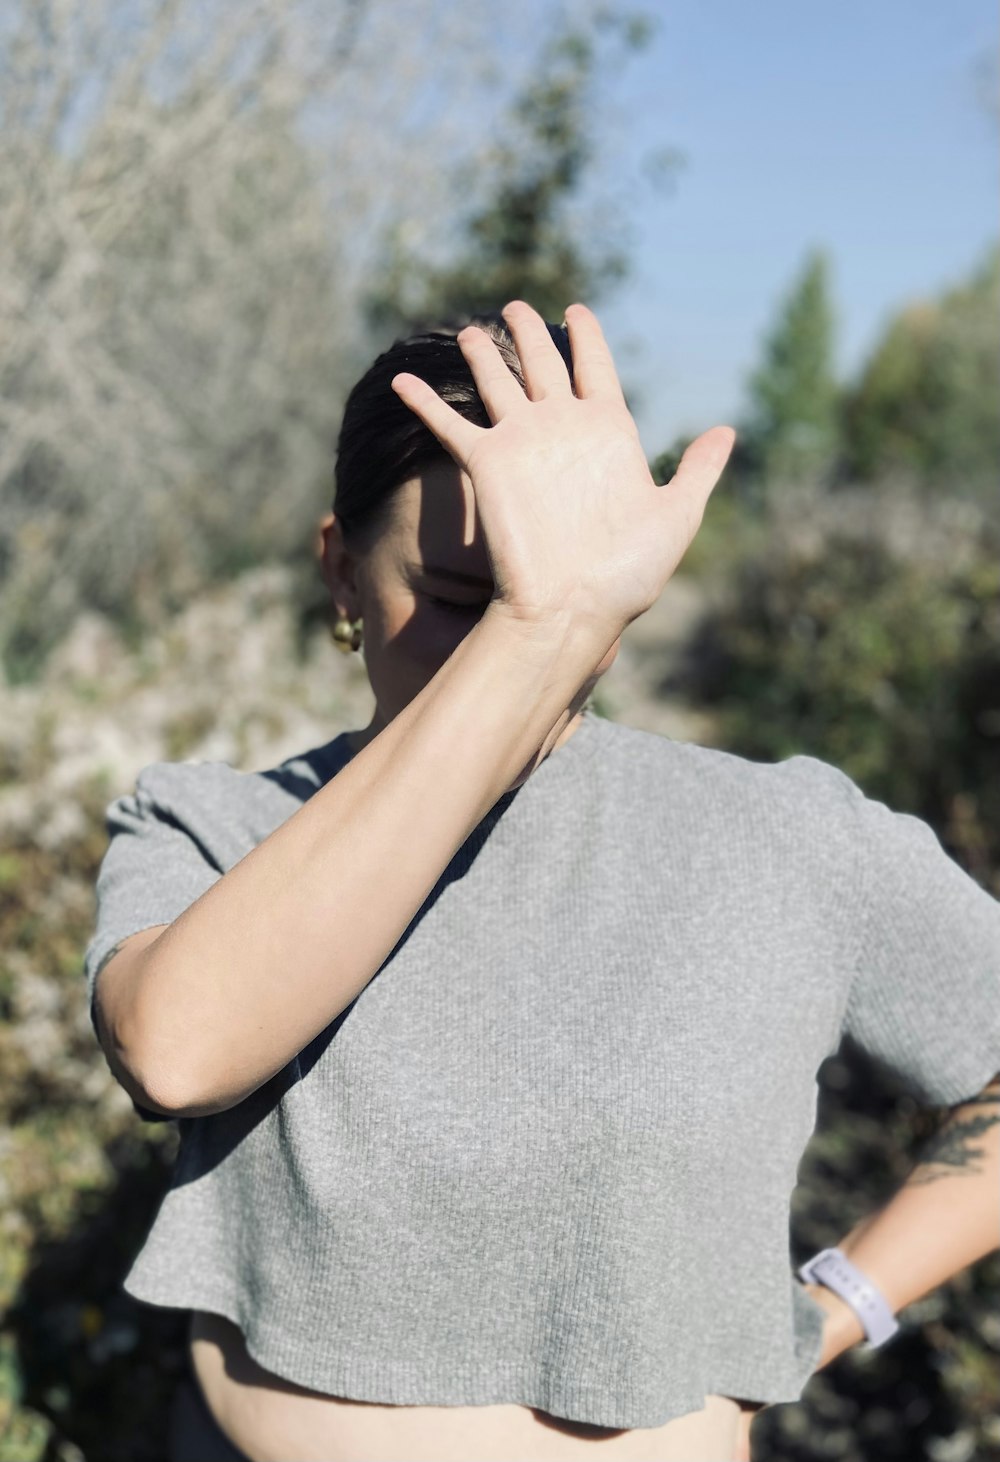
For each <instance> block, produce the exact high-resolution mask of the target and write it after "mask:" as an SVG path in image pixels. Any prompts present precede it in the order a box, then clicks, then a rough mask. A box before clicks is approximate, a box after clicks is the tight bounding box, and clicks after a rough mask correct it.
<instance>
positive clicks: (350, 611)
mask: <svg viewBox="0 0 1000 1462" xmlns="http://www.w3.org/2000/svg"><path fill="white" fill-rule="evenodd" d="M316 556H317V558H318V559H319V568H320V573H321V574H322V576H323V582H324V584H325V585H326V587H327V588H328V589H329V591H330V598H331V600H332V601H333V604H334V606H335V608H336V609H337V611H338V613H340V614H343V615H346V617H347V618H348V619H351V620H353V619H357V617H358V615H359V614H360V613H361V608H360V603H359V600H358V588H357V576H356V562H355V558H354V555H353V554H352V553H351V551H350V549H349V548H348V547H347V545H346V543H345V542H344V535H343V532H342V531H341V527H340V523H339V522H338V521H337V516H336V514H335V513H333V512H328V513H324V514H323V516H322V518H320V520H319V524H318V526H317V531H316Z"/></svg>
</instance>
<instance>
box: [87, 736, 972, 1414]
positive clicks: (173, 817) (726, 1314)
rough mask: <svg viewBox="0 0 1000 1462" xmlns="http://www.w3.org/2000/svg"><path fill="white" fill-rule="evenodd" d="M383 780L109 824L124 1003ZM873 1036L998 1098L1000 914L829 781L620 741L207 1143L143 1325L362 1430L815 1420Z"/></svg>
mask: <svg viewBox="0 0 1000 1462" xmlns="http://www.w3.org/2000/svg"><path fill="white" fill-rule="evenodd" d="M349 757H350V749H349V747H348V745H347V742H346V735H344V734H341V735H339V736H337V737H335V738H334V739H333V740H332V741H331V742H329V743H328V744H327V745H325V746H322V747H319V748H315V749H313V750H309V751H306V752H304V753H302V754H301V755H300V756H296V757H293V758H290V759H289V760H288V761H286V762H284V763H282V764H281V765H280V766H277V767H275V768H274V769H272V770H269V771H265V772H239V771H236V770H234V769H233V768H232V767H230V766H229V765H227V764H225V763H223V762H201V763H154V764H152V765H150V766H148V767H146V768H145V769H144V770H143V771H142V772H141V773H140V774H139V777H138V779H137V782H136V787H135V790H134V792H133V793H129V794H128V795H125V796H121V797H119V798H117V799H116V800H115V801H114V802H112V803H111V804H110V806H109V807H108V811H107V818H108V830H109V834H110V843H109V846H108V849H107V851H106V854H105V856H104V861H103V863H102V865H101V869H100V874H99V877H98V881H97V906H98V907H97V922H96V929H95V932H94V936H93V939H92V940H91V942H90V944H89V946H88V949H87V952H86V976H87V982H88V989H89V992H90V995H91V997H92V996H93V991H94V984H95V979H96V976H97V973H98V971H99V969H100V966H101V963H102V960H104V959H105V958H106V957H107V955H108V953H109V951H111V950H112V948H113V947H114V946H115V945H116V944H117V943H118V941H119V940H121V939H123V938H124V937H125V936H126V935H129V934H132V933H135V932H136V931H137V930H139V929H143V928H145V927H147V926H149V925H152V924H164V923H169V922H170V921H172V920H173V919H175V918H176V917H177V916H178V915H179V914H180V913H181V912H182V911H183V910H184V909H185V908H187V907H188V905H189V904H191V903H192V902H193V901H194V900H195V899H197V898H198V897H199V896H200V895H201V894H202V893H203V892H204V891H205V890H206V889H207V888H209V887H210V885H211V884H212V883H214V882H215V880H216V879H218V878H220V877H223V876H224V875H225V873H226V871H227V870H228V869H229V868H231V867H232V866H233V865H234V864H235V863H236V862H237V861H238V860H239V859H240V858H242V857H243V856H244V855H245V854H246V853H247V852H249V851H250V849H251V848H253V847H254V846H255V845H256V844H257V843H259V842H260V841H262V840H263V839H264V838H265V837H266V836H267V835H268V834H269V833H270V832H272V831H273V830H274V828H276V827H277V826H278V825H279V824H280V823H281V822H283V821H284V820H285V819H286V818H287V817H289V816H290V815H291V814H292V813H293V812H294V811H295V810H296V809H297V808H298V807H300V806H301V805H302V803H303V801H304V800H305V799H306V798H308V797H310V796H311V795H312V794H313V793H314V792H315V791H316V790H317V789H318V788H319V787H321V786H322V785H323V784H324V783H325V782H326V781H328V780H329V778H330V777H332V776H334V775H335V774H336V772H337V771H338V770H339V769H340V768H341V767H342V766H343V765H345V764H346V761H347V760H348V759H349ZM413 835H414V836H415V837H418V836H419V829H418V828H415V829H414V831H413ZM372 896H373V897H377V890H373V891H372ZM289 957H290V958H294V952H290V955H289ZM330 958H331V962H332V961H333V960H335V959H336V946H335V943H334V942H333V939H332V937H331V949H330ZM281 973H282V972H281V970H280V968H276V969H275V971H274V977H275V979H276V980H280V979H281ZM205 978H206V979H210V978H211V971H210V970H206V971H205ZM845 1033H849V1034H850V1035H851V1036H853V1038H854V1039H855V1040H856V1041H858V1042H859V1043H860V1044H861V1045H862V1046H863V1047H864V1048H866V1049H867V1050H869V1051H870V1052H872V1053H873V1054H874V1055H875V1056H877V1057H878V1058H880V1059H882V1060H884V1061H886V1062H888V1063H889V1065H890V1066H892V1067H893V1068H894V1069H895V1070H897V1071H898V1072H899V1073H901V1074H902V1075H903V1076H904V1077H905V1078H906V1080H907V1082H908V1083H910V1084H912V1089H913V1091H914V1093H915V1094H916V1095H917V1097H918V1099H919V1100H921V1101H922V1102H924V1103H927V1104H929V1105H935V1106H937V1105H944V1104H953V1103H957V1102H960V1101H963V1100H967V1099H970V1098H971V1097H973V1096H974V1095H976V1094H978V1092H979V1091H980V1090H981V1089H982V1088H983V1087H984V1086H985V1085H986V1084H987V1082H988V1081H989V1080H990V1078H991V1077H992V1076H993V1075H994V1073H996V1072H997V1071H998V1070H1000V902H998V901H997V900H995V899H993V898H992V897H991V896H990V895H989V894H987V893H986V892H985V891H984V890H983V889H982V888H981V887H980V886H979V885H978V884H977V883H976V882H975V881H974V880H973V879H972V878H970V877H969V876H968V875H967V874H966V873H964V872H963V871H962V870H961V869H960V868H959V867H958V865H957V864H956V863H955V862H954V861H953V860H952V859H951V858H950V857H948V856H947V854H946V853H945V852H944V851H943V849H942V848H941V845H940V844H939V842H938V840H937V838H936V837H935V835H934V833H933V832H932V831H931V830H930V828H929V827H928V826H927V825H926V824H925V823H923V822H921V821H920V820H918V819H917V818H914V817H912V816H909V815H907V814H903V813H896V812H893V811H890V810H889V809H888V808H887V807H886V806H885V805H884V804H882V803H880V802H877V801H874V800H871V799H869V798H866V797H865V796H863V795H862V793H861V792H860V790H859V789H858V788H857V787H856V785H855V784H854V783H853V782H852V781H851V780H850V779H849V778H848V777H846V776H845V775H844V774H843V773H841V772H840V771H838V770H836V769H835V768H833V767H831V766H828V765H827V764H826V763H824V762H822V761H818V760H816V759H814V758H812V757H808V756H793V757H791V758H789V759H788V760H786V761H783V762H780V763H777V764H765V763H756V762H751V761H747V760H744V759H742V758H740V757H738V756H734V755H731V754H728V753H726V752H722V751H718V750H712V749H709V748H705V747H701V746H696V745H690V744H685V743H681V742H675V741H672V740H670V739H668V738H667V737H663V736H659V735H655V734H653V733H649V732H644V731H639V730H636V729H634V728H631V727H628V726H625V725H622V724H620V723H617V722H613V721H610V720H606V719H603V718H602V717H600V716H599V715H598V714H597V713H596V712H594V711H592V710H587V711H586V712H585V713H584V716H583V720H582V722H581V725H580V727H579V729H578V730H577V731H576V732H575V734H574V735H573V736H572V737H571V738H570V739H569V741H568V742H566V743H565V745H564V746H562V747H559V748H558V749H557V750H556V751H554V752H553V753H552V754H551V755H550V756H549V757H548V758H547V759H546V760H545V761H543V762H542V763H541V765H540V766H539V767H538V769H537V770H536V771H535V772H534V773H533V774H532V776H531V777H530V778H529V779H528V781H527V782H526V783H524V785H523V786H521V787H520V788H517V789H515V790H514V791H513V792H508V793H505V794H504V796H503V797H501V798H500V800H499V801H498V802H497V803H496V805H495V806H494V807H493V808H492V809H491V810H490V812H489V813H488V814H487V815H486V817H485V818H484V819H483V820H482V822H481V823H480V824H479V825H478V826H477V828H476V829H475V830H474V831H473V833H472V834H471V835H470V836H469V838H468V839H467V840H466V842H465V843H464V844H463V846H462V847H461V848H460V849H459V850H458V851H457V852H456V853H455V855H454V857H453V858H452V860H451V862H450V863H449V865H448V867H447V868H446V869H445V870H444V872H443V873H442V874H441V877H440V879H439V880H438V882H437V884H436V885H435V887H434V889H433V890H432V892H431V893H430V895H429V896H428V898H427V899H426V901H425V903H424V904H423V906H422V907H421V909H420V910H419V911H418V913H417V914H416V915H415V916H414V918H413V920H412V921H411V923H410V925H409V927H408V928H407V930H406V931H405V933H404V934H403V936H402V937H401V939H400V941H399V942H398V944H397V946H396V948H395V949H394V950H393V951H392V953H391V954H390V955H389V956H388V958H387V959H386V960H385V961H384V963H383V965H382V966H381V968H380V969H379V971H378V972H377V974H376V975H375V976H374V977H373V978H372V979H371V980H370V982H369V983H368V984H367V985H366V986H365V988H364V989H363V990H362V991H361V993H360V994H359V995H358V996H357V998H356V999H355V1000H354V1001H353V1002H352V1004H351V1005H350V1006H348V1007H347V1009H346V1010H345V1011H344V1012H342V1014H341V1015H340V1016H338V1018H337V1019H336V1020H335V1021H334V1022H333V1023H332V1024H331V1025H330V1026H329V1027H327V1029H325V1030H323V1031H321V1032H319V1033H318V1034H317V1035H316V1036H315V1038H314V1039H313V1040H312V1041H311V1042H310V1043H309V1044H308V1045H307V1046H306V1047H305V1048H304V1049H303V1050H302V1051H301V1052H300V1053H299V1055H298V1056H296V1057H295V1059H294V1060H293V1061H291V1062H290V1063H289V1064H288V1065H287V1066H286V1067H284V1068H283V1069H282V1070H281V1071H280V1072H279V1073H277V1075H275V1076H274V1077H273V1078H272V1079H271V1080H269V1081H268V1082H266V1083H265V1084H264V1085H263V1086H261V1087H260V1088H258V1090H257V1091H255V1092H254V1093H253V1094H252V1095H251V1096H250V1097H248V1098H247V1099H246V1100H245V1101H243V1102H241V1103H239V1104H238V1105H237V1106H235V1107H233V1108H231V1109H230V1110H228V1111H225V1112H221V1113H218V1114H216V1115H214V1116H210V1117H202V1118H181V1119H179V1120H178V1125H179V1135H180V1148H179V1153H178V1157H177V1161H176V1164H175V1169H174V1172H173V1176H172V1181H171V1185H170V1188H169V1190H168V1192H167V1193H166V1195H165V1196H164V1199H163V1201H162V1204H161V1206H160V1208H159V1211H158V1213H157V1214H156V1217H155V1219H154V1221H153V1223H152V1226H151V1228H150V1231H149V1233H148V1235H147V1237H146V1239H145V1242H144V1244H143V1246H142V1248H141V1250H140V1252H139V1254H138V1255H137V1257H136V1258H135V1259H134V1261H133V1263H132V1266H131V1268H130V1270H129V1272H128V1274H127V1276H126V1277H125V1280H124V1288H125V1290H126V1291H127V1293H129V1294H130V1295H132V1296H133V1297H134V1298H136V1299H138V1300H142V1301H146V1302H148V1303H149V1304H153V1305H166V1306H177V1307H181V1308H184V1309H203V1310H209V1311H212V1312H215V1313H218V1314H220V1315H224V1316H227V1317H228V1318H229V1319H230V1320H232V1321H234V1322H235V1323H236V1324H237V1325H238V1326H239V1327H240V1329H241V1330H242V1332H243V1335H244V1337H245V1340H246V1344H247V1348H248V1350H249V1352H250V1354H251V1355H252V1356H253V1358H254V1359H255V1360H256V1361H257V1362H258V1363H259V1364H260V1365H262V1366H264V1367H265V1368H266V1369H268V1370H270V1371H272V1372H274V1373H276V1374H277V1375H279V1376H283V1377H285V1378H287V1379H288V1380H291V1381H294V1382H297V1383H298V1384H299V1385H301V1386H305V1387H308V1388H310V1389H313V1390H316V1391H320V1392H324V1393H327V1394H331V1395H337V1396H344V1397H348V1398H353V1399H357V1400H364V1401H377V1402H383V1403H394V1404H411V1405H419V1404H425V1405H435V1406H442V1405H458V1404H468V1405H487V1404H494V1403H519V1404H521V1405H525V1406H532V1407H539V1408H542V1409H544V1410H546V1411H548V1412H551V1413H553V1414H554V1415H556V1416H560V1417H569V1418H573V1419H576V1420H579V1421H586V1422H593V1423H597V1424H600V1425H604V1426H612V1427H629V1428H631V1427H654V1426H660V1425H662V1424H664V1423H665V1422H667V1421H668V1420H670V1419H672V1418H673V1417H676V1416H680V1415H682V1414H683V1413H685V1412H689V1411H696V1410H700V1409H701V1408H702V1407H703V1406H704V1398H705V1396H706V1395H709V1394H712V1393H719V1394H722V1395H728V1396H736V1397H744V1398H748V1399H753V1400H759V1401H763V1402H782V1401H796V1400H798V1399H799V1397H800V1395H801V1392H802V1389H803V1387H804V1385H805V1383H806V1382H807V1380H808V1379H809V1377H810V1376H811V1375H812V1373H813V1371H814V1370H815V1365H816V1361H817V1359H818V1355H819V1348H820V1343H821V1339H822V1335H821V1331H822V1324H823V1312H822V1310H821V1308H820V1306H819V1305H818V1304H817V1303H816V1302H815V1301H814V1300H813V1299H812V1298H811V1296H809V1295H808V1293H807V1292H806V1291H805V1289H804V1288H803V1287H802V1286H801V1285H800V1284H799V1282H798V1280H797V1279H796V1278H795V1275H794V1271H793V1268H792V1262H791V1255H790V1246H789V1200H790V1196H791V1193H792V1189H793V1188H794V1186H795V1184H796V1181H797V1169H798V1165H799V1162H800V1158H801V1155H802V1152H803V1149H804V1147H805V1145H806V1143H807V1141H808V1139H809V1137H810V1135H811V1134H812V1131H813V1129H814V1125H815V1116H816V1098H817V1095H818V1087H817V1085H816V1073H817V1070H818V1068H819V1067H820V1065H821V1064H822V1062H823V1061H824V1059H825V1058H826V1057H827V1056H829V1055H831V1054H832V1053H833V1052H834V1051H836V1049H837V1047H838V1045H839V1043H840V1040H841V1037H842V1036H843V1035H844V1034H845Z"/></svg>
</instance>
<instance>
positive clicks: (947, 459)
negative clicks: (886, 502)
mask: <svg viewBox="0 0 1000 1462" xmlns="http://www.w3.org/2000/svg"><path fill="white" fill-rule="evenodd" d="M998 327H1000V245H994V246H992V247H991V248H990V250H989V251H988V252H987V254H986V256H985V257H984V258H983V260H982V261H981V262H980V264H979V265H978V266H977V267H976V269H975V270H974V271H973V272H972V274H971V276H970V278H969V279H968V280H966V281H964V282H963V283H961V284H959V285H957V286H956V287H955V288H954V289H951V290H948V291H947V292H945V293H944V294H943V295H942V296H941V298H940V299H938V300H925V301H920V302H917V303H914V304H912V305H909V306H907V307H906V308H905V309H903V310H902V311H901V312H900V313H899V314H898V315H897V316H896V317H895V318H894V319H893V320H891V321H890V323H889V325H888V326H887V328H886V330H885V332H884V334H883V336H882V338H881V340H880V341H879V342H878V344H877V345H876V347H875V349H874V351H873V352H872V354H871V356H870V358H869V360H868V363H867V364H866V366H865V367H864V369H863V371H862V372H861V375H860V379H859V380H858V381H857V383H856V384H855V385H854V386H852V387H851V388H850V389H849V390H848V391H847V392H846V393H845V397H844V402H843V455H844V460H843V463H842V468H841V473H842V476H844V477H846V478H848V479H859V480H863V481H869V482H870V481H875V480H876V479H878V478H882V477H886V476H889V475H897V474H905V475H906V476H907V477H908V478H910V479H912V480H913V481H915V482H916V483H917V484H918V485H919V486H920V487H921V489H922V490H924V491H927V492H930V491H934V490H938V491H943V492H961V493H963V494H969V495H981V496H982V497H983V499H984V501H990V500H992V501H993V502H994V503H995V502H996V501H997V497H998V494H1000V410H998V406H997V403H998V401H1000V351H998V349H997V338H998V337H997V331H998Z"/></svg>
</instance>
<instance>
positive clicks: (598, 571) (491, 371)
mask: <svg viewBox="0 0 1000 1462" xmlns="http://www.w3.org/2000/svg"><path fill="white" fill-rule="evenodd" d="M503 317H504V319H505V321H506V323H507V326H508V328H509V330H510V332H511V335H512V336H513V339H514V344H515V347H516V349H517V354H518V358H519V360H520V362H521V369H522V372H523V375H524V380H525V387H526V391H522V389H521V387H520V386H519V384H518V382H517V380H516V379H515V377H514V376H513V375H512V373H511V372H510V370H509V369H508V367H507V365H506V363H505V362H504V359H503V357H502V356H501V354H500V352H499V350H498V349H497V347H496V345H495V344H494V342H493V341H492V340H491V339H490V337H489V336H488V335H487V334H486V332H485V331H483V330H480V329H479V328H478V327H476V326H474V325H470V326H467V327H466V328H465V329H464V330H461V331H460V332H459V334H458V337H457V339H458V344H459V347H460V349H461V351H462V354H463V356H464V357H465V359H466V361H467V362H468V365H469V368H470V370H471V372H472V376H473V379H474V380H475V383H476V388H477V390H478V392H479V395H480V396H481V398H482V400H483V404H484V405H485V407H486V410H487V412H488V414H489V417H490V420H491V422H492V423H493V424H492V425H491V426H490V427H479V426H475V425H473V424H472V423H471V422H469V421H466V420H465V418H464V417H462V416H461V415H460V414H459V413H458V412H457V411H455V410H454V409H453V408H452V407H451V406H449V405H447V403H445V402H444V401H442V400H441V398H440V397H439V396H438V395H437V394H436V393H435V392H434V391H433V390H432V388H431V387H430V386H428V385H427V384H426V383H425V382H424V381H421V380H420V379H419V377H417V376H413V375H410V374H409V373H406V372H404V373H401V374H400V375H397V376H395V377H394V378H393V381H392V388H393V390H394V391H395V392H396V393H397V395H398V396H399V397H400V399H401V400H402V401H404V402H405V404H406V405H407V406H408V407H409V408H410V409H411V410H412V411H413V412H415V413H416V415H417V416H419V417H420V419H421V421H423V423H424V424H425V426H427V427H428V428H429V429H430V431H432V432H433V433H434V435H435V436H436V437H437V439H438V441H439V442H440V443H441V445H442V447H443V448H444V449H445V450H446V451H447V452H448V453H449V454H450V455H451V456H452V457H453V458H454V460H455V462H456V463H457V464H458V466H459V467H460V468H461V469H462V470H463V472H465V473H466V474H467V475H468V477H469V479H470V481H471V484H472V489H473V492H474V494H475V501H476V509H477V512H478V514H479V518H480V521H481V524H482V531H483V536H484V540H485V543H486V547H487V551H488V553H489V557H490V561H491V565H492V570H493V582H494V596H493V600H492V602H491V604H490V606H489V610H488V611H487V612H488V613H489V612H494V613H504V614H507V615H510V616H513V617H515V618H517V619H519V620H525V621H528V622H530V623H541V622H548V621H552V620H554V621H561V622H566V621H569V622H572V623H576V622H581V623H585V624H587V625H589V626H592V627H593V628H594V629H595V631H596V632H597V633H598V635H599V636H600V637H601V638H605V639H607V641H608V643H610V641H611V640H613V639H614V638H616V637H617V635H618V634H620V633H621V631H622V629H624V627H625V626H626V625H627V624H629V623H630V622H631V621H632V620H633V619H636V618H637V617H638V616H639V615H640V614H643V613H645V611H646V610H647V609H649V608H650V606H651V605H652V604H654V603H655V601H656V599H657V598H658V596H659V594H660V592H661V590H662V589H663V586H664V584H665V583H666V581H667V580H668V579H669V578H670V576H671V574H672V573H673V572H674V570H675V569H676V567H677V565H678V563H679V562H680V560H681V559H682V558H683V556H684V554H685V553H686V551H687V549H688V546H689V544H690V543H691V540H692V539H693V538H694V536H695V533H696V532H697V531H698V528H699V526H700V524H701V520H702V516H703V513H704V509H705V504H706V502H707V500H708V496H709V494H710V493H711V491H712V489H713V488H714V486H715V484H716V482H717V481H718V480H719V477H720V476H721V474H722V470H723V468H724V466H725V464H726V461H727V459H728V457H729V453H730V451H731V450H732V445H733V441H734V438H735V433H734V432H733V430H732V428H731V427H728V426H717V427H713V428H712V429H711V430H710V431H707V432H704V433H703V434H702V435H701V436H700V437H698V438H697V439H696V440H695V441H694V442H692V443H691V445H690V446H689V447H688V449H687V451H686V452H685V453H684V456H683V457H682V458H681V462H680V465H679V466H678V468H677V472H676V473H675V475H674V477H673V478H672V479H671V481H670V482H669V483H667V484H666V485H664V486H660V485H658V484H657V483H656V482H654V480H653V478H652V475H651V474H650V471H649V467H648V464H647V462H646V457H645V453H644V452H643V449H642V444H641V442H640V440H639V434H638V431H637V430H636V426H635V422H634V421H633V420H632V417H631V415H630V413H629V410H628V407H627V406H626V404H625V399H624V396H623V395H622V390H621V385H620V383H619V380H618V374H617V372H616V370H615V365H614V361H613V360H612V357H611V352H610V350H609V349H608V346H607V343H606V341H605V339H604V335H603V332H602V331H601V327H600V325H599V324H598V322H597V319H596V317H595V316H594V315H593V314H592V312H591V311H590V310H589V309H588V308H587V307H586V306H585V305H582V304H573V305H570V306H569V307H568V308H567V310H566V326H567V330H568V333H569V341H570V349H571V353H572V359H573V381H572V382H571V380H570V377H569V374H568V372H567V370H566V365H565V362H564V361H563V358H562V356H561V355H560V353H559V350H558V349H557V347H556V345H555V343H554V342H553V340H552V338H551V336H550V335H549V332H548V330H547V329H546V326H545V322H544V321H543V320H542V318H541V316H540V315H538V314H537V313H536V312H535V310H533V309H532V308H531V306H530V305H528V304H526V303H525V302H524V301H522V300H515V301H513V302H512V303H510V304H508V305H507V306H506V307H505V309H504V310H503ZM574 386H575V391H574Z"/></svg>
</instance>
